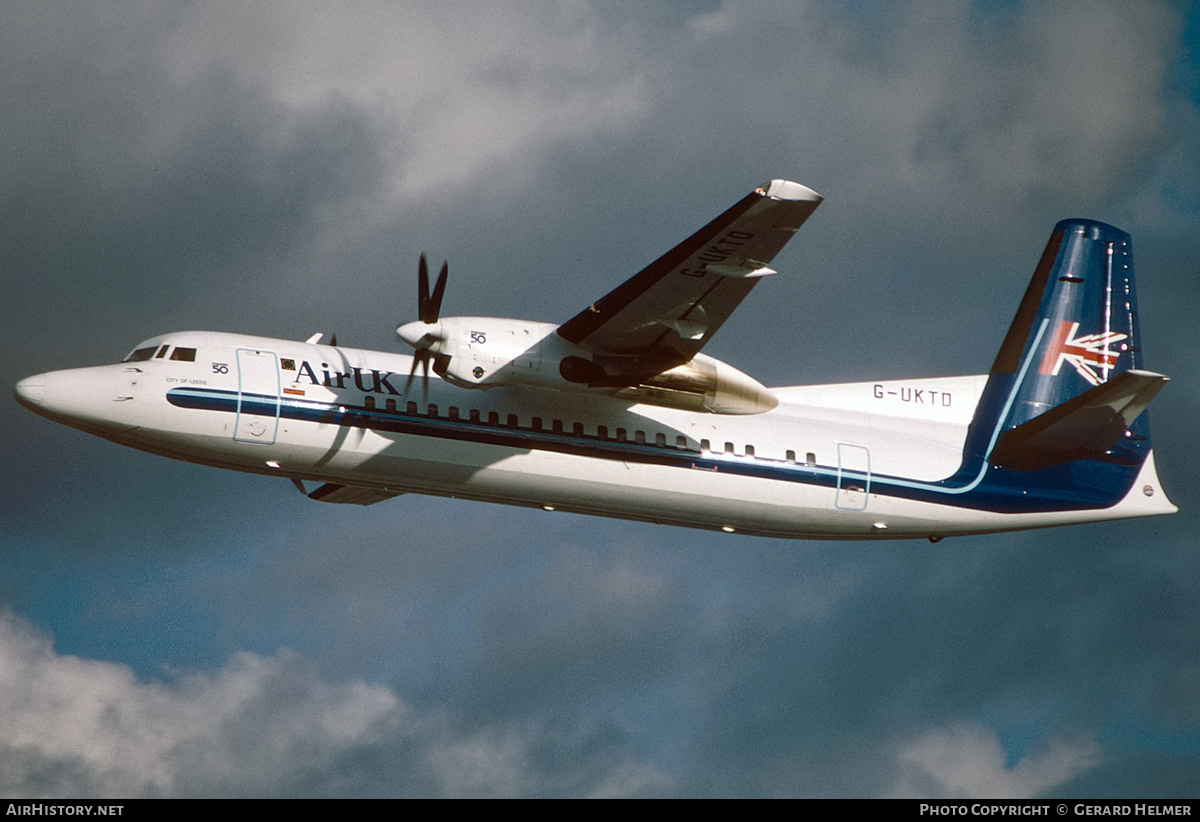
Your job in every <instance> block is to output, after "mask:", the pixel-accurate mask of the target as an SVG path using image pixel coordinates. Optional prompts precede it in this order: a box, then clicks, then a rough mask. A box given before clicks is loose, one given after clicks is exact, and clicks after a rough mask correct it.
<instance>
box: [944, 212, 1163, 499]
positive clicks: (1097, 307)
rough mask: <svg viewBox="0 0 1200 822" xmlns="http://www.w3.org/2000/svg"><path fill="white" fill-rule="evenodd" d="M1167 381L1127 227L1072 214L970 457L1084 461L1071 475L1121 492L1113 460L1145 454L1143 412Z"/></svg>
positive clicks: (1020, 462)
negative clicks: (1157, 360)
mask: <svg viewBox="0 0 1200 822" xmlns="http://www.w3.org/2000/svg"><path fill="white" fill-rule="evenodd" d="M1165 383H1166V377H1163V376H1162V375H1161V374H1155V373H1153V372H1149V371H1145V370H1142V349H1141V335H1140V332H1139V328H1138V312H1137V295H1136V293H1135V290H1134V273H1133V252H1132V246H1131V242H1130V237H1129V235H1128V234H1126V233H1125V232H1124V231H1121V230H1120V229H1118V228H1114V227H1113V226H1110V225H1106V224H1105V223H1100V222H1096V221H1094V220H1063V221H1062V222H1060V223H1059V224H1058V225H1057V226H1055V228H1054V232H1053V233H1052V234H1051V236H1050V241H1049V242H1048V243H1047V244H1046V250H1045V251H1044V252H1043V253H1042V258H1041V261H1040V262H1039V263H1038V266H1037V269H1036V270H1035V271H1034V275H1033V278H1032V280H1031V281H1030V283H1029V288H1028V289H1027V290H1026V292H1025V296H1024V298H1023V299H1022V301H1021V306H1020V308H1019V309H1018V311H1017V315H1016V317H1015V319H1014V320H1013V323H1012V326H1011V327H1010V328H1009V331H1008V334H1007V336H1006V337H1005V339H1004V344H1003V345H1002V346H1001V347H1000V352H999V354H998V355H997V356H996V361H995V363H994V364H993V365H992V370H991V373H990V375H989V379H988V384H987V387H986V388H985V389H984V392H983V396H982V397H981V398H980V401H979V405H978V406H977V408H976V411H975V417H974V420H973V421H972V423H971V430H970V433H969V434H968V439H967V449H966V450H967V453H966V454H965V455H964V456H965V458H966V459H967V460H968V461H972V460H974V461H975V464H976V465H978V464H979V462H978V461H980V460H986V461H987V462H988V463H990V464H991V465H992V466H993V467H994V468H1000V469H1010V470H1015V471H1020V472H1028V471H1035V470H1038V469H1044V468H1050V467H1053V466H1060V465H1063V464H1066V463H1072V462H1074V461H1076V460H1084V461H1085V462H1084V463H1079V464H1076V466H1075V467H1074V468H1073V469H1072V471H1073V472H1074V473H1073V474H1072V477H1073V479H1072V482H1075V481H1077V480H1079V479H1081V478H1082V477H1076V476H1075V474H1077V473H1079V472H1084V473H1088V472H1091V473H1092V474H1096V473H1097V472H1098V473H1099V474H1103V475H1104V478H1103V479H1101V478H1099V477H1098V476H1088V477H1087V482H1088V483H1089V484H1090V483H1091V482H1093V481H1096V482H1098V483H1099V484H1100V485H1103V486H1112V487H1111V488H1110V491H1111V490H1116V485H1120V484H1123V483H1124V482H1125V480H1124V479H1119V478H1117V477H1115V476H1112V471H1110V470H1108V467H1109V466H1127V467H1129V468H1130V469H1136V468H1138V467H1140V466H1141V465H1142V463H1143V462H1144V461H1145V459H1146V457H1147V455H1148V454H1149V453H1150V426H1149V422H1148V420H1147V415H1146V414H1144V413H1143V411H1144V409H1145V407H1146V405H1147V404H1148V403H1149V402H1150V400H1151V399H1152V398H1153V397H1154V395H1155V394H1157V393H1158V391H1159V389H1161V388H1162V386H1163V385H1164V384H1165ZM1091 460H1096V461H1099V462H1094V463H1093V462H1090V461H1091ZM1089 466H1091V467H1089ZM1101 466H1103V468H1102V467H1101ZM1117 473H1121V474H1123V473H1127V472H1117ZM1133 473H1135V474H1136V470H1134V472H1133ZM1025 479H1026V480H1030V479H1032V478H1031V477H1028V475H1026V478H1025Z"/></svg>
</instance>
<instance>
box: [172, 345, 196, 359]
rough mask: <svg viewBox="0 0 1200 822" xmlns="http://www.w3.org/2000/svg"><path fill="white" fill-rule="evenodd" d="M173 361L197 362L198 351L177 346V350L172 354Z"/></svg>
mask: <svg viewBox="0 0 1200 822" xmlns="http://www.w3.org/2000/svg"><path fill="white" fill-rule="evenodd" d="M171 359H173V360H178V361H179V362H195V361H196V349H194V348H184V347H183V346H176V347H175V350H174V351H172V352H171Z"/></svg>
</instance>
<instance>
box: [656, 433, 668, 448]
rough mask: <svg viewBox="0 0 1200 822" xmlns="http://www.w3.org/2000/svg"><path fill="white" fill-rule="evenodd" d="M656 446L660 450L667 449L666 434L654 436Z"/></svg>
mask: <svg viewBox="0 0 1200 822" xmlns="http://www.w3.org/2000/svg"><path fill="white" fill-rule="evenodd" d="M654 444H655V445H657V446H658V447H659V448H665V447H666V445H667V435H666V434H655V435H654Z"/></svg>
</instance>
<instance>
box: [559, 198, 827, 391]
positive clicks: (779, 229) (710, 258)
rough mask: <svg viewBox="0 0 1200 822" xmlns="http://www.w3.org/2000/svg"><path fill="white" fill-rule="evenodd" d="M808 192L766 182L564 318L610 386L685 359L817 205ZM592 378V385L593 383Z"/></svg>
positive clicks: (563, 330)
mask: <svg viewBox="0 0 1200 822" xmlns="http://www.w3.org/2000/svg"><path fill="white" fill-rule="evenodd" d="M821 199H822V198H821V196H820V195H819V194H817V193H816V192H815V191H813V190H812V189H809V188H806V187H805V186H802V185H800V184H798V183H793V182H789V181H786V180H772V181H771V182H770V183H768V184H766V185H764V186H763V187H761V188H758V189H755V190H754V191H753V192H751V193H750V194H748V195H746V196H745V197H744V198H742V200H741V201H739V202H738V203H736V204H735V205H734V206H733V207H732V208H730V209H728V210H727V211H726V212H725V213H724V214H722V215H721V216H719V217H717V218H716V219H715V220H713V221H712V222H710V223H709V224H708V225H706V226H705V227H704V228H702V229H700V230H699V231H697V232H696V233H695V234H693V235H692V236H691V237H689V238H688V239H687V240H685V241H684V242H682V243H680V244H679V245H678V246H676V247H675V248H673V249H671V250H670V251H668V252H667V253H666V254H664V255H663V256H662V257H660V258H659V259H657V260H655V261H654V262H653V263H651V264H650V265H649V266H647V267H646V268H644V269H642V270H641V271H640V272H638V273H637V274H635V275H634V276H633V277H632V278H630V279H629V280H627V281H626V282H625V283H623V284H621V285H620V286H618V287H617V288H616V289H614V290H613V291H611V292H609V293H608V294H607V295H605V296H604V297H603V298H601V299H600V300H598V301H597V302H595V303H593V304H592V305H591V306H589V307H588V308H586V309H584V310H583V311H581V312H580V313H579V314H577V315H576V316H575V317H573V318H571V319H570V320H568V321H567V322H565V323H563V324H562V325H561V326H560V327H559V329H558V334H559V335H560V336H561V337H562V338H563V339H565V340H567V341H568V342H571V343H574V344H575V345H578V346H579V347H581V348H583V349H585V350H586V351H588V352H590V353H591V354H592V359H593V362H594V363H595V365H597V366H599V367H600V368H601V369H603V372H604V374H605V377H604V380H603V381H606V382H609V383H610V384H613V385H620V384H627V383H628V382H629V381H630V380H633V379H640V378H645V377H648V376H652V375H655V374H659V373H661V372H663V371H666V370H667V369H670V368H673V367H675V366H678V365H682V364H684V363H687V362H689V361H690V360H691V359H692V358H693V357H694V356H695V355H696V353H697V352H698V351H700V349H701V348H702V347H703V346H704V344H705V343H706V342H708V340H709V339H710V338H711V337H712V335H713V334H715V333H716V331H717V329H719V328H720V327H721V325H722V324H723V323H724V322H725V320H726V319H728V317H729V315H730V314H732V313H733V310H734V309H735V308H737V306H738V304H739V303H740V302H741V301H742V300H743V299H744V298H745V297H746V295H747V294H749V293H750V289H752V288H753V287H754V285H755V284H756V283H757V282H758V281H759V280H760V279H761V278H762V277H763V276H765V275H768V274H773V273H774V271H772V270H771V269H770V268H769V267H768V263H770V262H771V260H772V259H773V258H774V257H775V255H776V254H778V253H779V251H780V249H782V248H783V247H784V245H786V244H787V242H788V240H790V239H791V238H792V235H793V234H794V233H795V232H796V230H797V229H798V228H799V227H800V226H801V225H803V224H804V221H805V220H807V219H808V217H809V215H810V214H812V212H813V211H814V210H815V209H816V207H817V206H818V205H819V204H820V203H821ZM600 381H601V380H597V381H596V382H600Z"/></svg>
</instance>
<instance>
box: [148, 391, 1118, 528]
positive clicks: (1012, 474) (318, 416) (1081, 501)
mask: <svg viewBox="0 0 1200 822" xmlns="http://www.w3.org/2000/svg"><path fill="white" fill-rule="evenodd" d="M1015 383H1016V384H1017V385H1019V384H1020V379H1017V380H1016V381H1015ZM167 400H168V402H170V403H171V404H172V405H174V406H177V407H179V408H188V409H197V410H205V411H221V412H225V413H236V412H237V410H238V392H236V391H224V390H219V389H210V388H173V389H171V390H169V391H168V392H167ZM1010 401H1011V399H1010ZM277 402H279V403H280V405H279V406H277V405H276V403H277ZM277 407H278V408H279V417H280V418H281V419H288V420H297V421H303V422H315V423H325V424H329V425H339V426H344V427H356V428H370V429H372V430H375V431H382V432H389V433H396V434H406V435H412V436H423V437H435V438H440V439H452V440H459V441H463V442H475V443H484V444H490V445H499V446H505V447H509V448H518V449H524V450H541V451H552V452H557V453H565V454H575V455H579V456H587V457H595V458H598V459H611V460H621V461H623V462H637V463H641V464H653V465H664V466H673V467H679V468H692V469H701V470H708V471H717V472H720V473H726V474H735V475H739V476H748V477H757V478H760V479H769V480H777V481H786V482H796V483H802V484H806V485H814V486H820V487H828V488H831V489H832V488H835V487H837V483H838V469H837V468H836V467H829V466H809V465H806V464H801V463H791V462H785V461H782V460H774V459H768V458H763V457H752V458H747V457H736V456H733V455H723V454H712V453H704V452H701V451H693V450H681V449H677V448H672V447H671V446H660V445H649V444H639V443H633V442H619V441H616V440H611V439H601V438H599V437H597V436H589V435H579V434H568V433H565V432H564V433H554V432H550V431H544V430H535V429H533V428H522V427H508V426H497V425H489V424H485V423H481V422H470V421H467V420H461V419H449V418H443V417H429V416H425V415H413V414H407V413H403V412H400V411H390V410H382V409H378V408H368V407H366V406H352V405H346V404H345V403H329V402H324V401H316V400H300V399H294V398H290V397H287V396H284V397H282V398H276V397H274V396H267V395H256V394H243V395H242V409H241V410H242V413H243V414H246V413H249V414H260V415H264V416H271V417H274V416H275V413H276V408H277ZM996 436H998V431H997V432H996V433H995V434H993V436H992V442H993V443H994V441H995V437H996ZM1078 462H1083V463H1087V464H1088V465H1087V470H1086V471H1072V466H1073V465H1075V463H1066V464H1063V465H1058V466H1052V467H1050V468H1043V469H1038V470H1034V471H1014V470H1011V469H1004V468H996V467H993V466H990V465H988V463H987V462H986V459H984V460H974V461H973V464H971V465H966V464H964V465H963V467H962V468H961V469H959V470H958V471H957V472H955V474H954V475H952V476H950V477H947V478H946V479H944V480H938V481H936V482H921V481H919V480H912V479H907V478H904V477H895V476H888V475H881V474H871V475H870V478H869V479H870V483H871V494H873V495H875V494H878V495H883V496H890V497H895V498H899V499H911V500H917V501H923V502H931V503H937V504H942V505H954V506H957V507H962V508H970V509H975V510H986V511H994V512H997V513H1032V512H1043V511H1064V510H1079V509H1095V508H1105V507H1108V506H1110V505H1113V504H1115V503H1116V502H1118V501H1119V500H1120V499H1121V498H1122V497H1123V496H1124V494H1125V492H1127V491H1128V489H1129V487H1130V486H1131V485H1132V483H1133V481H1134V479H1135V478H1136V476H1137V472H1138V470H1139V469H1140V463H1138V464H1137V465H1119V464H1110V463H1105V462H1102V461H1099V460H1080V461H1078ZM1114 472H1115V473H1114ZM841 473H842V482H843V483H845V482H847V481H855V480H858V481H863V482H865V481H866V480H867V476H866V475H865V474H862V473H861V472H851V471H845V470H843V471H842V472H841ZM1097 474H1103V475H1111V476H1108V479H1109V481H1107V482H1104V483H1102V486H1103V487H1101V484H1098V483H1096V482H1095V481H1094V480H1095V477H1096V475H1097ZM1122 489H1123V490H1122Z"/></svg>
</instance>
